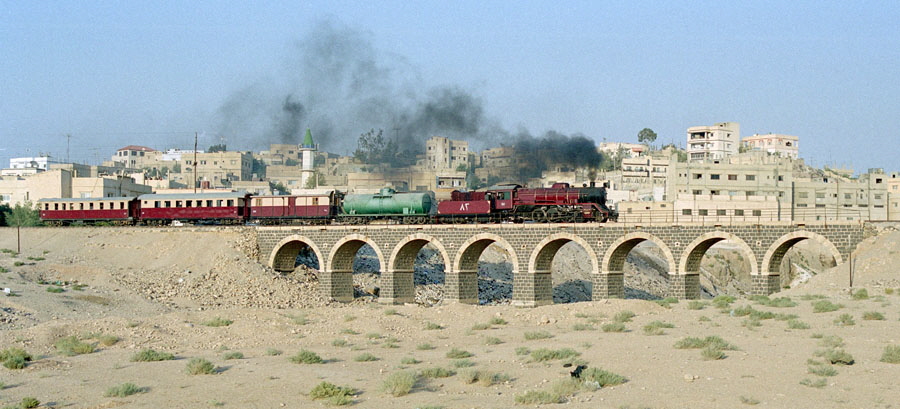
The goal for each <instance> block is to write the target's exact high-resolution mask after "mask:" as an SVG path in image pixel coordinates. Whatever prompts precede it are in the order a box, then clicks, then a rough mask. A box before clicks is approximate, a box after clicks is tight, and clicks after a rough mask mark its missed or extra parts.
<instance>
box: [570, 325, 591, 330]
mask: <svg viewBox="0 0 900 409" xmlns="http://www.w3.org/2000/svg"><path fill="white" fill-rule="evenodd" d="M572 329H573V330H575V331H593V330H594V326H593V325H591V324H575V325H573V326H572Z"/></svg>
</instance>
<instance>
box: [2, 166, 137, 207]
mask: <svg viewBox="0 0 900 409" xmlns="http://www.w3.org/2000/svg"><path fill="white" fill-rule="evenodd" d="M145 193H152V189H151V187H150V186H147V185H142V184H138V183H136V182H135V180H134V179H133V178H131V177H128V176H119V175H109V176H101V177H76V176H75V172H73V171H71V170H67V169H51V170H49V171H46V172H40V173H37V174H34V175H30V176H3V177H0V203H2V204H9V205H10V206H15V205H16V204H20V203H25V202H31V203H34V202H36V201H38V200H40V199H48V198H88V197H121V196H138V195H142V194H145Z"/></svg>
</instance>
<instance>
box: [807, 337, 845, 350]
mask: <svg viewBox="0 0 900 409" xmlns="http://www.w3.org/2000/svg"><path fill="white" fill-rule="evenodd" d="M814 338H815V337H814ZM818 338H819V346H823V347H825V348H840V347H842V346H844V340H843V339H841V337H839V336H837V335H829V336H827V337H826V336H819V337H818Z"/></svg>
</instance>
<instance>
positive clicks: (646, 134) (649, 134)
mask: <svg viewBox="0 0 900 409" xmlns="http://www.w3.org/2000/svg"><path fill="white" fill-rule="evenodd" d="M655 140H656V132H653V130H652V129H650V128H644V129H641V131H640V132H638V142H641V143H644V142H646V143H648V144H650V143H653V141H655Z"/></svg>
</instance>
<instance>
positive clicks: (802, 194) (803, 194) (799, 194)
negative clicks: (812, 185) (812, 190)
mask: <svg viewBox="0 0 900 409" xmlns="http://www.w3.org/2000/svg"><path fill="white" fill-rule="evenodd" d="M808 197H809V193H808V192H797V198H798V199H806V198H808Z"/></svg>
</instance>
